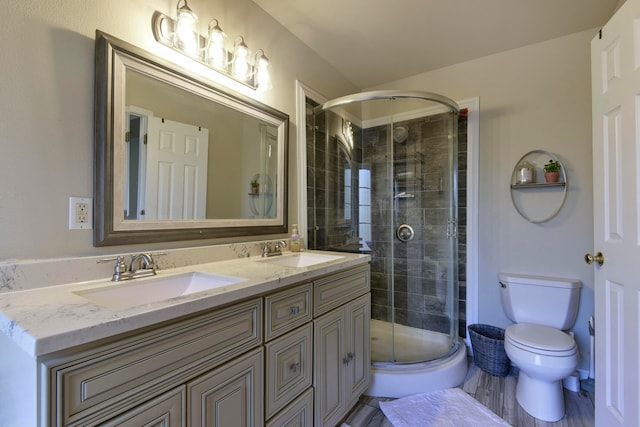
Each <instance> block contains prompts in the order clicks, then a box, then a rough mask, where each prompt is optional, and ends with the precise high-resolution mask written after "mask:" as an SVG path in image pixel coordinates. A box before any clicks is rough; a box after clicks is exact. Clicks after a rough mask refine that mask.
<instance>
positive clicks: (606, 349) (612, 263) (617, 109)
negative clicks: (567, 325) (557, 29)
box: [591, 0, 640, 427]
mask: <svg viewBox="0 0 640 427" xmlns="http://www.w3.org/2000/svg"><path fill="white" fill-rule="evenodd" d="M638 16H640V0H627V2H626V3H625V4H624V5H623V6H622V7H621V8H620V10H618V12H617V13H616V14H615V16H614V17H613V18H611V20H610V21H609V23H607V24H606V25H605V26H604V27H603V29H602V31H601V37H600V36H596V37H595V38H594V40H593V41H592V43H591V61H592V64H591V69H592V99H593V180H594V184H593V190H594V251H596V252H602V253H603V254H604V264H603V265H602V266H596V270H595V319H596V328H595V336H596V351H595V360H596V365H595V368H596V369H595V377H596V380H595V384H596V393H595V396H596V426H603V427H604V426H607V427H612V426H634V427H635V426H638V425H639V422H640V419H639V417H638V407H639V406H640V400H639V398H640V394H639V392H638V384H639V383H640V369H639V359H638V346H639V344H640V343H639V340H638V334H639V333H640V328H639V326H638V321H639V318H638V311H639V310H638V307H639V305H640V280H639V278H640V234H639V233H638V230H639V227H640V207H639V203H640V197H639V194H638V193H639V191H640V173H639V172H640V171H639V167H638V166H639V165H640V161H639V156H640V149H639V148H640V147H639V146H638V143H639V142H640V138H639V132H640V127H639V126H640V121H639V120H638V118H639V114H640V71H639V67H640V50H639V49H640V43H639V41H640V31H639V30H640V27H639V26H638V24H637V22H636V19H637V17H638Z"/></svg>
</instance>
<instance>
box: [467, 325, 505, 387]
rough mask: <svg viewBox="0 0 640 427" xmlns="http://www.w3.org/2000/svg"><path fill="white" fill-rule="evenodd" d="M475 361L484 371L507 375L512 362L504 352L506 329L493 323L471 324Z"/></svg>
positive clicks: (470, 333) (470, 334)
mask: <svg viewBox="0 0 640 427" xmlns="http://www.w3.org/2000/svg"><path fill="white" fill-rule="evenodd" d="M469 336H470V337H471V346H472V347H473V362H474V363H475V364H476V365H478V367H479V368H480V369H482V370H483V371H485V372H487V373H489V374H491V375H495V376H498V377H506V376H507V375H508V374H509V370H510V369H511V362H510V361H509V358H508V357H507V354H506V353H505V352H504V329H502V328H498V327H496V326H491V325H482V324H475V325H469Z"/></svg>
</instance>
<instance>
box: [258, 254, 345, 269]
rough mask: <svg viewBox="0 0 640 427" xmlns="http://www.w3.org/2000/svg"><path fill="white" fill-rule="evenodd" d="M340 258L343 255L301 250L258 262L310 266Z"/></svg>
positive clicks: (286, 265)
mask: <svg viewBox="0 0 640 427" xmlns="http://www.w3.org/2000/svg"><path fill="white" fill-rule="evenodd" d="M340 258H344V256H342V255H324V254H310V253H306V252H301V253H296V254H291V255H279V256H275V257H273V258H267V259H264V260H260V262H265V263H267V264H276V265H281V266H283V267H310V266H312V265H317V264H322V263H325V262H330V261H335V260H337V259H340Z"/></svg>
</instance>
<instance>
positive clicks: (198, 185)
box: [94, 31, 289, 246]
mask: <svg viewBox="0 0 640 427" xmlns="http://www.w3.org/2000/svg"><path fill="white" fill-rule="evenodd" d="M95 96H96V99H95V177H94V213H95V214H94V219H95V220H94V244H95V246H108V245H125V244H136V243H150V242H168V241H179V240H194V239H211V238H224V237H233V236H251V235H265V234H280V233H286V232H287V175H286V174H287V147H288V134H289V116H288V115H286V114H284V113H282V112H280V111H278V110H276V109H274V108H271V107H269V106H267V105H265V104H262V103H260V102H258V101H256V100H253V99H250V98H248V97H245V96H242V95H240V94H237V93H232V92H231V91H229V90H227V89H222V88H220V87H218V86H216V85H214V84H213V83H212V82H208V81H206V80H204V79H203V78H201V77H199V76H196V75H194V74H192V73H191V72H189V71H188V70H185V69H182V68H180V67H178V66H176V65H175V64H172V63H169V62H168V61H165V60H163V59H161V58H159V57H157V56H155V55H152V54H150V53H148V52H146V51H144V50H142V49H139V48H137V47H135V46H132V45H131V44H129V43H126V42H124V41H121V40H118V39H116V38H115V37H112V36H110V35H108V34H105V33H103V32H100V31H97V32H96V93H95ZM255 187H257V190H256V189H255Z"/></svg>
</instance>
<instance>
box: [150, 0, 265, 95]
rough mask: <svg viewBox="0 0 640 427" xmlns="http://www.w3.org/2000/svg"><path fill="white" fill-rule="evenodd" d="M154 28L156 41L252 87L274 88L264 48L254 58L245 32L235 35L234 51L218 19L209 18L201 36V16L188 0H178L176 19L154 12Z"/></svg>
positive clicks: (261, 88) (260, 88)
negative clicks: (229, 46)
mask: <svg viewBox="0 0 640 427" xmlns="http://www.w3.org/2000/svg"><path fill="white" fill-rule="evenodd" d="M152 28H153V35H154V37H155V39H156V41H158V42H159V43H161V44H163V45H165V46H167V47H170V48H172V49H173V50H175V51H177V52H180V53H182V54H184V55H186V56H189V57H190V58H192V59H194V60H196V61H198V62H200V63H201V64H203V65H206V66H207V67H209V68H211V69H213V70H215V71H217V72H219V73H222V74H224V75H225V76H227V77H230V78H232V79H234V80H236V81H238V82H240V83H242V84H245V85H247V86H249V87H250V88H252V89H259V90H268V89H271V88H272V84H271V77H270V75H269V59H268V58H267V57H266V55H265V54H264V51H263V50H262V49H258V50H257V51H256V54H255V57H254V58H252V57H251V52H250V51H249V48H248V46H247V44H246V43H245V41H244V37H243V36H238V37H236V38H235V40H234V45H233V51H230V50H229V49H227V47H226V45H225V43H226V38H227V36H226V34H225V33H224V31H222V28H220V23H219V22H218V20H217V19H212V20H211V21H210V22H209V26H208V28H207V34H206V36H201V35H200V34H199V33H198V16H197V15H196V14H195V13H194V12H193V11H192V10H191V8H189V5H188V4H187V0H179V1H178V4H177V6H176V20H173V19H172V18H170V17H169V16H167V15H165V14H163V13H161V12H158V11H156V12H154V14H153V18H152ZM252 59H253V61H252Z"/></svg>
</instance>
